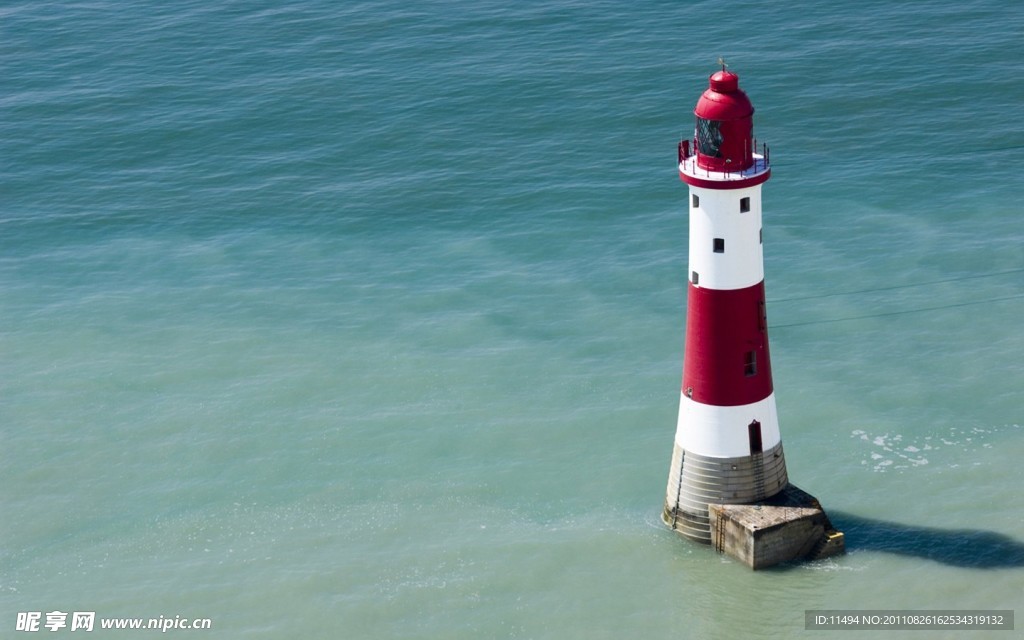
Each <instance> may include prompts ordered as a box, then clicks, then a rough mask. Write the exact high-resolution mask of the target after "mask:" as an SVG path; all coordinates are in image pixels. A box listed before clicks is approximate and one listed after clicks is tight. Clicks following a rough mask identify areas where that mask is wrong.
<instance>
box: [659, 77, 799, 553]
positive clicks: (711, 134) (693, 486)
mask: <svg viewBox="0 0 1024 640" xmlns="http://www.w3.org/2000/svg"><path fill="white" fill-rule="evenodd" d="M694 113H695V114H696V116H697V120H696V129H695V135H694V139H693V140H684V141H683V142H681V143H680V145H679V177H680V178H681V179H682V181H683V182H685V183H686V184H687V185H689V196H690V197H689V199H688V201H687V206H688V211H689V218H690V241H689V269H688V271H689V285H688V292H687V311H686V346H685V356H684V364H683V385H682V394H681V397H680V403H679V422H678V425H677V428H676V436H675V446H674V448H673V454H672V467H671V470H670V472H669V480H668V490H667V492H666V500H665V510H664V513H663V518H664V520H665V522H666V523H667V524H668V525H670V526H671V527H672V528H673V529H675V530H677V531H678V532H679V533H681V534H683V535H684V536H686V537H688V538H692V539H695V540H699V541H701V542H708V543H709V542H711V523H710V522H709V518H708V505H709V504H724V505H730V504H753V503H757V502H760V501H763V500H765V499H767V498H771V497H772V496H774V495H776V494H778V493H779V492H780V491H782V490H783V489H785V488H786V486H787V484H788V478H787V475H786V461H785V457H784V456H783V452H782V437H781V435H780V432H779V419H778V415H777V413H776V409H775V393H774V389H773V386H772V367H771V359H770V357H769V352H768V326H767V319H766V314H765V294H764V291H765V287H764V261H763V253H762V233H761V185H762V184H764V182H765V181H766V180H768V178H769V177H770V176H771V167H770V165H769V161H768V160H769V159H768V155H769V154H768V150H767V148H766V147H764V146H762V148H761V149H758V148H757V143H756V141H755V138H754V128H753V115H754V107H753V105H752V104H751V102H750V99H749V98H747V94H746V93H744V92H743V91H742V90H741V89H740V88H739V77H738V76H737V75H736V74H735V73H732V72H731V71H727V70H725V68H724V66H723V69H722V70H721V71H718V72H716V73H714V74H713V75H712V76H711V77H710V86H709V87H708V89H707V90H706V91H705V92H704V94H703V95H702V96H701V97H700V100H698V102H697V107H696V109H695V110H694Z"/></svg>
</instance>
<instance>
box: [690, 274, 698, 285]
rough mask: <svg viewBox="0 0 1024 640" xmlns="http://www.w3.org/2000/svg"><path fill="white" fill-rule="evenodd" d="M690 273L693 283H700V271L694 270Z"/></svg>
mask: <svg viewBox="0 0 1024 640" xmlns="http://www.w3.org/2000/svg"><path fill="white" fill-rule="evenodd" d="M690 275H691V276H692V277H691V278H690V282H692V283H693V284H698V283H699V282H700V274H699V273H697V272H696V271H694V272H692V273H691V274H690Z"/></svg>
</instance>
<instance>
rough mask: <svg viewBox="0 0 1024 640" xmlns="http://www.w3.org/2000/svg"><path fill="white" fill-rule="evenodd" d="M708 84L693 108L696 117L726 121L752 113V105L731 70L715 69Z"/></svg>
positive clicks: (737, 77) (738, 78) (736, 76)
mask: <svg viewBox="0 0 1024 640" xmlns="http://www.w3.org/2000/svg"><path fill="white" fill-rule="evenodd" d="M709 84H710V86H709V87H708V89H707V90H706V91H705V92H704V94H703V95H702V96H701V97H700V100H698V101H697V108H696V109H694V110H693V112H694V113H695V114H697V117H698V118H704V119H705V120H718V121H726V120H739V119H742V118H749V117H750V116H752V115H753V114H754V105H752V104H751V103H750V98H748V97H747V94H745V93H743V91H742V90H741V89H740V77H739V76H738V75H736V74H735V73H733V72H731V71H716V72H715V73H713V74H712V75H711V78H710V83H709Z"/></svg>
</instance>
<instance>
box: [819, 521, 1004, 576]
mask: <svg viewBox="0 0 1024 640" xmlns="http://www.w3.org/2000/svg"><path fill="white" fill-rule="evenodd" d="M828 515H829V519H830V520H831V521H832V524H833V525H835V527H836V528H837V529H839V530H840V531H842V532H843V533H844V534H845V537H846V549H847V551H860V550H865V551H884V552H886V553H896V554H899V555H901V556H913V557H917V558H925V559H927V560H934V561H935V562H941V563H942V564H947V565H950V566H954V567H966V568H971V569H1011V568H1024V542H1022V541H1020V540H1016V539H1014V538H1011V537H1009V536H1007V535H1004V534H1001V533H995V532H992V531H982V530H979V529H937V528H932V527H919V526H915V525H910V524H903V523H900V522H889V521H886V520H873V519H871V518H864V517H861V516H856V515H853V514H851V513H844V512H842V511H835V512H833V511H830V512H829V514H828Z"/></svg>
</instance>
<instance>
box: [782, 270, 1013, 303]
mask: <svg viewBox="0 0 1024 640" xmlns="http://www.w3.org/2000/svg"><path fill="white" fill-rule="evenodd" d="M1022 272H1024V269H1011V270H1009V271H996V272H994V273H982V274H978V275H973V276H961V277H959V278H946V279H945V280H932V281H931V282H919V283H917V284H898V285H894V286H891V287H875V288H873V289H859V290H857V291H837V292H834V293H819V294H815V295H813V296H798V297H795V298H779V299H777V300H769V301H768V303H769V304H774V303H776V302H793V301H795V300H816V299H818V298H830V297H832V296H852V295H856V294H859V293H874V292H875V291H893V290H895V289H913V288H917V287H927V286H929V285H933V284H943V283H946V282H961V281H963V280H975V279H977V278H991V277H994V276H1005V275H1007V274H1010V273H1022ZM969 304H974V303H969ZM908 313H909V312H908Z"/></svg>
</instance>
